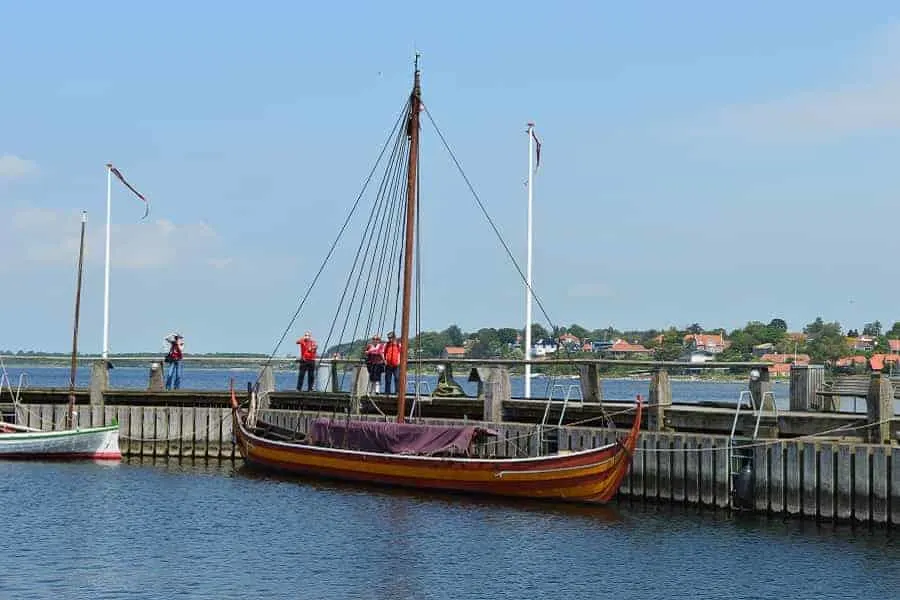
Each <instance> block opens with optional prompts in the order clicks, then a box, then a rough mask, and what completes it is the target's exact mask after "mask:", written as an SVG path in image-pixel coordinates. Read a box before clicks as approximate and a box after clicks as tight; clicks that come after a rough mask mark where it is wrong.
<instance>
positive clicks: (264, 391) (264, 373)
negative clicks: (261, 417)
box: [256, 365, 275, 410]
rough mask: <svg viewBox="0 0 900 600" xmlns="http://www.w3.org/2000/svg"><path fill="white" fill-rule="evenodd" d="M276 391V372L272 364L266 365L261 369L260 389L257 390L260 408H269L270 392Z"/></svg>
mask: <svg viewBox="0 0 900 600" xmlns="http://www.w3.org/2000/svg"><path fill="white" fill-rule="evenodd" d="M274 391H275V372H274V371H273V370H272V365H265V366H264V367H263V368H262V369H260V371H259V391H258V392H257V395H256V397H257V402H258V405H257V406H258V408H259V410H266V409H268V408H269V394H271V393H272V392H274Z"/></svg>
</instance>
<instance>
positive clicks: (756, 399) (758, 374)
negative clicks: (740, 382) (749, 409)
mask: <svg viewBox="0 0 900 600" xmlns="http://www.w3.org/2000/svg"><path fill="white" fill-rule="evenodd" d="M750 396H751V397H752V398H753V407H754V409H756V410H767V411H770V412H771V411H774V410H775V403H774V397H773V396H772V380H771V379H770V378H769V369H768V367H759V368H757V369H753V370H751V371H750Z"/></svg>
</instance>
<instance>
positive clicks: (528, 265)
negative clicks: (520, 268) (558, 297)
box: [525, 123, 534, 398]
mask: <svg viewBox="0 0 900 600" xmlns="http://www.w3.org/2000/svg"><path fill="white" fill-rule="evenodd" d="M527 133H528V258H527V260H526V267H525V284H526V285H525V360H526V363H525V397H526V398H531V363H529V362H527V361H529V360H531V202H532V183H533V178H534V164H533V161H534V123H529V124H528V130H527Z"/></svg>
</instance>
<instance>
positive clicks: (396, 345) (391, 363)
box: [384, 331, 400, 395]
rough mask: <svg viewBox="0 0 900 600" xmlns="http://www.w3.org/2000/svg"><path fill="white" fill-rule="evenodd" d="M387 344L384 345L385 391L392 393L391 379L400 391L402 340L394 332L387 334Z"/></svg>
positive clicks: (394, 386)
mask: <svg viewBox="0 0 900 600" xmlns="http://www.w3.org/2000/svg"><path fill="white" fill-rule="evenodd" d="M387 340H388V341H387V344H385V345H384V393H385V394H388V395H390V393H391V389H392V386H391V381H393V382H394V385H393V389H395V390H396V391H398V392H399V391H400V389H399V385H400V381H399V380H398V379H397V371H398V370H399V369H400V341H399V340H398V339H397V336H396V335H394V332H393V331H392V332H390V333H389V334H388V335H387Z"/></svg>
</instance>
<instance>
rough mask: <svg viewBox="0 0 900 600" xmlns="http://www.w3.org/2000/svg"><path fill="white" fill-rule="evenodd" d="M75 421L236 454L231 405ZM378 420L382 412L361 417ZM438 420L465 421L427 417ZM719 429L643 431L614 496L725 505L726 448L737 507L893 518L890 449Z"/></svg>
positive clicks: (896, 457)
mask: <svg viewBox="0 0 900 600" xmlns="http://www.w3.org/2000/svg"><path fill="white" fill-rule="evenodd" d="M16 410H17V418H18V420H19V422H20V423H22V424H25V425H28V426H31V427H41V428H44V429H59V428H61V427H62V426H63V423H64V419H65V410H66V407H65V405H60V404H53V405H47V404H41V405H38V404H32V405H20V406H18V407H17V409H16ZM319 416H320V415H318V414H317V413H315V412H302V411H294V410H271V409H268V410H263V411H261V413H260V417H261V418H263V419H264V420H266V421H268V422H271V423H273V424H275V425H280V426H282V427H286V428H290V429H294V430H300V431H307V430H308V427H309V424H310V422H311V421H312V420H313V419H315V418H318V417H319ZM77 418H78V422H79V426H81V427H89V426H98V425H106V424H111V423H115V422H117V423H118V425H119V431H120V442H119V443H120V447H121V449H122V452H123V454H124V455H125V456H129V457H153V458H168V459H237V458H239V455H238V454H237V451H236V448H235V445H234V440H233V435H232V421H231V411H230V410H229V409H227V408H224V407H192V406H123V405H119V406H80V407H79V411H78V415H77ZM359 418H364V419H367V418H368V419H378V418H384V417H366V416H361V417H359ZM428 421H429V422H433V423H439V424H452V423H457V424H458V423H462V422H465V423H468V424H470V425H471V424H474V423H473V422H472V421H451V420H434V419H429V420H428ZM484 424H485V425H487V426H489V427H491V428H493V429H495V430H496V431H498V433H499V435H498V436H497V438H496V441H494V442H491V443H488V444H483V445H481V446H480V447H479V448H477V453H478V454H479V455H480V456H521V457H524V456H537V455H538V454H540V453H541V452H545V451H547V450H548V446H551V447H550V448H549V449H550V450H556V449H559V450H581V449H585V448H589V447H594V446H597V445H601V444H606V443H612V442H613V441H614V440H615V439H616V437H617V436H622V435H624V433H625V432H624V431H622V430H615V429H604V428H594V427H569V426H564V427H560V428H557V427H549V428H548V427H540V426H537V425H532V424H520V423H496V422H494V423H484ZM741 443H742V444H743V445H739V446H738V447H737V448H735V446H734V444H733V443H732V440H731V439H730V438H729V437H727V436H714V435H702V434H690V433H670V432H664V431H659V432H655V431H645V432H642V433H641V436H640V440H639V446H638V449H637V451H636V452H635V455H634V457H633V463H632V468H631V471H630V473H629V475H628V476H627V478H626V480H625V482H624V483H623V485H622V488H621V490H620V496H621V497H630V498H635V499H642V500H650V501H656V502H667V503H675V504H686V505H698V506H705V507H716V508H732V507H734V494H733V493H734V478H735V477H736V475H739V473H737V474H736V470H735V468H734V462H733V461H734V459H735V452H743V453H744V454H749V456H750V457H751V459H752V460H751V461H749V462H748V463H746V464H749V465H751V466H752V469H751V470H750V471H749V476H750V477H751V483H752V485H751V487H750V492H749V494H750V496H749V497H748V498H746V499H745V500H747V501H748V502H747V507H748V508H749V509H751V510H754V511H756V512H759V513H766V514H772V515H784V516H797V517H807V518H813V519H819V520H826V521H855V522H868V523H878V524H889V525H898V524H900V448H898V447H896V446H890V445H885V444H867V443H856V442H841V441H837V440H825V439H821V440H817V439H802V440H743V441H742V442H741Z"/></svg>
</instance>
